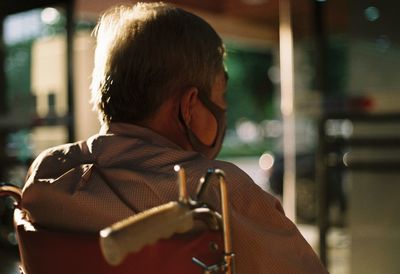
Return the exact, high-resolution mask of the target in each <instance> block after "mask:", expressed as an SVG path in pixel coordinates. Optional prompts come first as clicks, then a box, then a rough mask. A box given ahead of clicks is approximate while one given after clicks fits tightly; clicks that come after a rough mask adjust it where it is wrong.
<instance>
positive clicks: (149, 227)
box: [0, 166, 235, 274]
mask: <svg viewBox="0 0 400 274" xmlns="http://www.w3.org/2000/svg"><path fill="white" fill-rule="evenodd" d="M175 171H176V172H177V175H178V183H179V198H178V200H177V201H171V202H168V203H166V204H163V205H160V206H157V207H154V208H151V209H148V210H146V211H143V212H141V213H139V214H135V215H133V216H131V217H128V218H126V219H124V220H121V221H119V222H117V223H115V224H113V225H111V226H109V227H107V228H104V229H102V230H101V231H100V232H99V233H79V232H75V231H74V232H72V231H59V230H57V231H55V230H51V229H47V228H42V227H40V226H38V225H36V224H33V223H32V222H30V220H29V214H28V213H27V212H25V211H24V210H23V209H21V207H20V205H21V194H22V193H21V190H20V189H19V188H17V187H15V186H11V185H2V186H0V196H10V197H12V198H13V199H14V201H15V209H14V227H15V232H16V236H17V240H18V246H19V253H20V259H21V264H20V272H21V273H22V274H47V273H60V274H64V273H77V274H92V273H96V274H103V273H104V274H105V273H112V274H120V273H121V274H122V273H124V274H153V273H158V274H162V273H174V274H175V273H176V274H178V273H179V274H180V273H182V274H186V273H187V274H189V273H190V274H192V273H199V274H200V273H204V274H217V273H226V274H234V273H235V264H234V256H235V255H234V253H233V250H232V244H231V238H230V237H231V236H230V227H229V212H228V196H227V188H226V182H225V175H224V172H223V171H222V170H219V169H210V170H208V171H207V173H206V174H205V176H204V177H202V178H201V180H200V183H199V186H198V189H197V194H196V196H195V198H193V199H192V198H190V197H189V195H188V194H187V190H186V175H185V171H184V169H182V168H181V167H179V166H175ZM213 176H217V178H218V180H219V186H220V195H221V212H222V214H220V213H218V212H217V211H215V210H213V209H212V208H210V206H208V205H207V204H206V203H203V202H201V198H202V195H203V194H204V192H205V191H206V188H207V186H208V184H209V181H210V178H211V177H213ZM199 223H201V224H202V225H201V228H199V225H198V224H199Z"/></svg>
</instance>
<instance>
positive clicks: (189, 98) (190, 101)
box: [180, 87, 199, 125]
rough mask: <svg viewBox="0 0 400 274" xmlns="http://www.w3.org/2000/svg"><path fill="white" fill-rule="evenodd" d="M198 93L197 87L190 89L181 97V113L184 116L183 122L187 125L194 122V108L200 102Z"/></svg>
mask: <svg viewBox="0 0 400 274" xmlns="http://www.w3.org/2000/svg"><path fill="white" fill-rule="evenodd" d="M198 93H199V90H198V89H197V88H196V87H190V88H188V89H187V90H186V91H185V92H184V94H183V96H182V97H181V101H180V111H181V114H182V118H183V122H184V123H185V124H186V125H190V122H191V120H192V114H193V107H194V106H195V104H196V103H197V101H198V97H197V95H198Z"/></svg>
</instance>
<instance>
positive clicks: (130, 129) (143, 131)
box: [99, 123, 183, 150]
mask: <svg viewBox="0 0 400 274" xmlns="http://www.w3.org/2000/svg"><path fill="white" fill-rule="evenodd" d="M99 135H119V136H128V137H132V138H137V139H141V140H144V141H147V142H150V143H152V144H157V145H161V146H166V147H171V148H175V149H179V150H183V149H182V148H181V147H180V146H178V145H177V144H175V143H174V142H172V141H170V140H169V139H167V138H166V137H164V136H162V135H160V134H159V133H157V132H155V131H154V130H152V129H150V128H146V127H142V126H138V125H134V124H128V123H110V124H109V125H106V124H104V125H103V126H102V127H101V128H100V131H99Z"/></svg>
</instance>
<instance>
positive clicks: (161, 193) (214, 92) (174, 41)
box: [22, 3, 326, 274]
mask: <svg viewBox="0 0 400 274" xmlns="http://www.w3.org/2000/svg"><path fill="white" fill-rule="evenodd" d="M95 32H96V35H97V48H96V54H95V68H94V71H93V82H92V86H91V89H92V95H93V96H92V101H93V104H94V107H95V109H96V110H97V111H98V113H99V117H100V120H101V122H102V128H101V130H100V133H99V134H97V135H94V136H92V137H90V138H89V139H88V140H85V141H80V142H76V143H73V144H65V145H61V146H58V147H54V148H51V149H48V150H46V151H44V152H43V153H42V154H40V156H39V157H38V158H37V159H36V160H35V161H34V163H33V164H32V166H31V168H30V170H29V174H28V177H27V182H26V185H25V187H24V191H23V200H22V205H23V207H24V208H25V209H26V210H27V211H28V212H29V214H30V218H31V220H32V221H33V222H34V223H37V224H40V225H42V226H45V227H51V228H63V229H69V230H78V231H99V230H100V229H102V228H104V227H106V226H108V225H110V224H112V223H114V222H116V221H119V220H121V219H123V218H126V217H128V216H130V215H132V214H135V213H137V212H140V211H143V210H145V209H148V208H150V207H154V206H157V205H160V204H162V203H165V202H167V201H170V200H176V198H177V186H176V179H175V176H176V174H175V173H174V170H173V166H174V165H176V164H179V165H181V166H182V167H184V168H185V169H186V173H187V177H188V184H189V185H188V191H189V193H192V194H193V193H194V191H195V188H196V186H197V183H198V180H199V178H200V177H201V176H202V175H203V174H204V173H205V172H206V170H207V169H208V168H220V169H222V170H224V171H225V173H226V176H227V182H228V191H229V195H230V212H231V227H232V233H233V246H234V250H235V253H236V254H237V259H236V260H237V261H236V264H237V270H238V273H243V274H255V273H325V272H326V270H325V268H324V267H323V266H322V264H321V263H320V261H319V260H318V258H317V257H316V255H315V254H314V252H313V251H312V249H311V247H310V246H309V245H308V244H307V242H306V241H305V240H304V239H303V237H302V236H301V235H300V233H299V231H298V230H297V228H296V226H295V225H294V224H293V223H292V222H291V221H290V220H288V219H287V218H286V217H285V215H284V213H283V210H282V208H281V205H280V203H279V202H278V201H277V200H276V199H275V198H273V197H272V196H271V195H270V194H268V193H266V192H264V191H263V190H261V189H260V188H259V187H258V186H257V185H256V184H255V183H254V182H253V181H252V180H251V179H250V178H249V177H248V175H246V174H245V173H244V172H243V171H242V170H240V169H239V168H238V167H236V166H235V165H233V164H231V163H227V162H223V161H217V160H214V158H215V156H216V155H217V154H218V152H219V150H220V147H221V143H222V141H223V136H224V131H225V127H226V121H225V119H226V115H225V112H226V108H227V104H226V101H225V90H226V84H227V75H226V73H225V70H224V66H223V57H224V47H223V44H222V41H221V38H220V37H219V36H218V34H217V33H216V32H215V31H214V30H213V29H212V28H211V27H210V26H209V25H208V24H207V23H206V22H205V21H204V20H202V19H201V18H199V17H197V16H195V15H193V14H191V13H189V12H186V11H184V10H182V9H179V8H175V7H172V6H169V5H166V4H163V3H147V4H143V3H139V4H136V5H135V6H133V7H118V8H114V9H113V10H111V11H109V12H107V13H106V14H104V15H103V16H102V18H101V20H100V22H99V23H98V26H97V28H96V31H95ZM204 197H205V198H204V199H205V201H206V202H207V203H209V204H210V205H211V206H213V207H215V208H217V209H218V208H219V195H218V185H217V184H216V183H215V184H212V185H211V189H210V190H209V191H208V192H207V193H206V194H205V195H204Z"/></svg>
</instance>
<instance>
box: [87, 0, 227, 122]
mask: <svg viewBox="0 0 400 274" xmlns="http://www.w3.org/2000/svg"><path fill="white" fill-rule="evenodd" d="M94 34H95V35H96V36H97V47H96V53H95V67H94V70H93V79H92V84H91V90H92V103H93V106H94V108H95V109H96V110H97V111H98V113H99V118H100V121H101V122H102V123H107V124H108V123H110V122H128V123H132V122H137V121H142V120H144V119H146V118H149V117H151V116H152V115H153V114H154V113H155V112H156V111H157V110H158V108H159V107H160V106H161V104H162V103H163V102H164V101H165V100H167V99H168V98H171V97H174V96H177V97H179V96H180V95H181V93H182V92H183V91H184V90H185V89H186V88H188V87H197V88H198V89H199V91H200V92H205V93H207V94H208V95H209V94H210V91H211V86H212V84H213V82H214V80H215V76H216V75H217V73H218V72H219V71H220V70H221V69H222V67H223V55H224V48H223V44H222V41H221V38H220V37H219V36H218V34H217V33H216V32H215V31H214V30H213V29H212V28H211V26H210V25H208V24H207V23H206V22H205V21H204V20H203V19H201V18H199V17H197V16H195V15H193V14H191V13H189V12H186V11H184V10H182V9H179V8H176V7H172V6H170V5H167V4H164V3H138V4H136V5H135V6H133V7H124V6H122V7H117V8H114V9H112V10H110V11H108V12H106V13H105V14H104V15H103V16H102V17H101V18H100V21H99V23H98V24H97V27H96V29H95V31H94Z"/></svg>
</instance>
